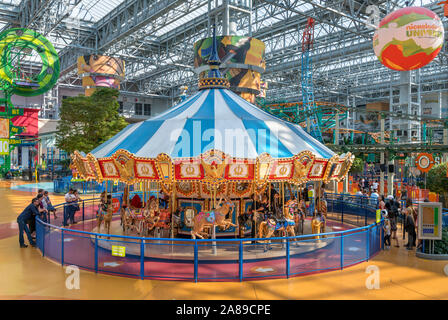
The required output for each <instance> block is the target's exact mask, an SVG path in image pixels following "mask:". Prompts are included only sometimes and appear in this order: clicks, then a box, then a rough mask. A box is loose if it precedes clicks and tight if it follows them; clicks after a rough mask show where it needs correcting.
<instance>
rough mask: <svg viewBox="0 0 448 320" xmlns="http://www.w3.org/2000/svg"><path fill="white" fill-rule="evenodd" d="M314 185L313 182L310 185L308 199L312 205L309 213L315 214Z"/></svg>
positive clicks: (309, 207) (310, 214)
mask: <svg viewBox="0 0 448 320" xmlns="http://www.w3.org/2000/svg"><path fill="white" fill-rule="evenodd" d="M314 198H315V195H314V187H313V185H312V184H310V185H309V186H308V199H309V200H310V205H309V206H308V215H309V216H314Z"/></svg>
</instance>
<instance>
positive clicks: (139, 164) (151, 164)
mask: <svg viewBox="0 0 448 320" xmlns="http://www.w3.org/2000/svg"><path fill="white" fill-rule="evenodd" d="M135 177H136V178H137V179H144V180H159V175H158V174H157V169H156V163H155V161H154V160H135Z"/></svg>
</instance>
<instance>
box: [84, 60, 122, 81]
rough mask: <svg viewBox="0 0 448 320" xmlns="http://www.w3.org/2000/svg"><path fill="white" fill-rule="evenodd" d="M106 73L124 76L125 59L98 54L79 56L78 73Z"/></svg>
mask: <svg viewBox="0 0 448 320" xmlns="http://www.w3.org/2000/svg"><path fill="white" fill-rule="evenodd" d="M86 73H87V74H89V75H90V74H92V73H95V74H104V75H111V76H115V77H121V78H124V61H123V60H121V59H118V58H112V57H107V56H101V55H96V54H91V55H86V56H81V57H78V75H83V74H86Z"/></svg>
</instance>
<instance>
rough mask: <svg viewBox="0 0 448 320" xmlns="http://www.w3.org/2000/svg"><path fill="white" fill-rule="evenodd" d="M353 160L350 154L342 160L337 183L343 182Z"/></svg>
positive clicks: (353, 157)
mask: <svg viewBox="0 0 448 320" xmlns="http://www.w3.org/2000/svg"><path fill="white" fill-rule="evenodd" d="M354 160H355V156H353V155H352V154H351V153H350V152H349V153H347V156H346V157H345V158H344V162H343V163H342V165H341V170H340V171H339V177H338V181H342V180H344V178H345V176H346V175H347V173H348V171H349V170H350V168H351V167H352V164H353V161H354Z"/></svg>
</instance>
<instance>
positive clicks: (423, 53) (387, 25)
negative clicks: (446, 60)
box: [373, 7, 444, 71]
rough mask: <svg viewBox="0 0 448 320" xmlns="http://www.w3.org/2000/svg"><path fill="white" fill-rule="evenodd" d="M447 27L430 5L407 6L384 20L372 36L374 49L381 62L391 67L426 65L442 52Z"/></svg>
mask: <svg viewBox="0 0 448 320" xmlns="http://www.w3.org/2000/svg"><path fill="white" fill-rule="evenodd" d="M443 39H444V29H443V24H442V21H441V20H440V18H439V17H438V16H437V14H435V13H434V12H432V11H431V10H429V9H426V8H422V7H408V8H403V9H400V10H397V11H394V12H392V13H390V14H389V15H387V16H386V17H385V18H384V19H383V20H381V22H380V24H379V26H378V29H377V30H376V31H375V34H374V36H373V49H374V51H375V55H376V56H377V57H378V59H379V60H380V62H381V63H382V64H383V65H385V66H386V67H388V68H390V69H392V70H398V71H408V70H415V69H419V68H421V67H424V66H425V65H427V64H428V63H430V62H431V61H432V60H433V59H434V58H435V57H436V56H437V55H438V54H439V52H440V50H441V49H442V45H443Z"/></svg>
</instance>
